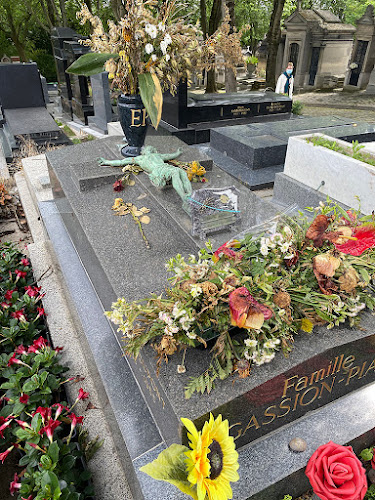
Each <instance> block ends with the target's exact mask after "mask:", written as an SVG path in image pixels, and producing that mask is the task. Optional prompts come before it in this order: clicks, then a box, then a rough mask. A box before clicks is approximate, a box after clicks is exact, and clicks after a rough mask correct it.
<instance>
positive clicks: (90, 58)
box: [67, 0, 242, 156]
mask: <svg viewBox="0 0 375 500" xmlns="http://www.w3.org/2000/svg"><path fill="white" fill-rule="evenodd" d="M176 8H177V3H176V2H175V1H173V0H171V1H169V0H166V1H165V2H164V3H163V4H162V5H161V6H159V5H158V4H157V3H156V2H154V0H145V1H142V0H138V1H130V0H128V1H127V3H126V15H125V16H124V17H123V18H122V19H121V20H120V21H119V22H118V23H117V24H115V23H114V22H113V21H108V27H109V31H108V33H106V32H105V30H104V27H103V24H102V22H101V20H100V19H99V18H98V17H97V16H93V15H92V14H91V13H90V11H89V10H88V8H87V6H86V5H83V6H82V9H81V11H80V12H79V13H78V14H77V15H78V17H79V18H80V19H81V23H82V24H84V23H85V22H86V21H89V22H90V23H91V24H92V26H93V34H92V35H91V37H90V39H88V40H82V43H83V44H84V45H87V46H89V47H90V49H91V50H92V52H90V53H88V54H84V55H83V56H81V57H80V58H79V59H77V61H75V62H74V63H73V64H72V65H71V66H70V67H69V68H68V69H67V72H68V73H74V74H81V75H85V76H90V75H93V74H96V73H100V72H101V71H103V69H104V70H105V71H108V76H109V78H110V80H112V85H113V87H115V88H118V89H119V90H120V91H121V95H120V96H119V99H118V112H119V120H120V123H121V126H122V128H123V131H124V134H125V136H126V138H127V140H128V144H129V145H128V146H127V147H126V148H123V151H122V154H123V155H124V156H137V155H138V154H139V153H140V149H141V147H142V145H143V142H144V139H145V135H146V127H147V120H146V118H147V115H148V116H149V118H150V120H151V123H152V125H153V126H154V127H155V128H157V126H158V124H159V122H160V119H161V111H162V105H163V90H169V91H170V92H171V93H172V94H173V93H175V91H176V89H177V85H178V83H179V81H180V80H181V79H187V80H188V81H189V79H190V76H191V71H192V70H193V69H194V70H196V71H199V70H201V69H203V68H206V69H208V68H209V67H210V66H212V61H213V57H214V54H215V53H216V52H217V51H220V52H222V53H226V54H227V57H226V65H227V66H230V67H234V66H235V65H236V64H237V63H238V61H239V60H241V59H242V53H241V47H240V40H239V39H240V33H235V34H230V26H229V17H228V15H226V16H225V18H224V22H223V24H222V25H221V27H220V28H219V29H218V30H217V31H216V32H215V33H214V34H213V35H212V36H211V37H210V38H208V39H206V40H205V41H204V42H203V43H201V42H200V35H201V32H200V31H199V29H198V28H197V27H196V26H193V25H192V24H187V23H185V22H184V21H183V20H182V19H181V18H177V17H175V16H176ZM233 35H235V36H233Z"/></svg>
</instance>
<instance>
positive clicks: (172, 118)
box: [161, 83, 292, 144]
mask: <svg viewBox="0 0 375 500" xmlns="http://www.w3.org/2000/svg"><path fill="white" fill-rule="evenodd" d="M291 109H292V101H291V99H289V97H286V96H283V95H280V94H275V93H274V92H235V93H227V94H193V93H188V91H187V85H186V83H180V85H179V87H178V90H177V93H176V95H175V96H172V95H171V94H170V93H165V94H164V101H163V113H162V121H161V126H162V127H164V128H165V129H166V130H168V131H169V132H170V133H171V134H173V135H176V136H177V137H179V138H180V139H182V140H183V141H185V142H186V143H188V144H196V143H202V142H208V141H209V140H210V129H212V128H215V127H220V126H224V125H228V126H229V125H235V124H243V123H249V122H254V121H255V122H256V121H259V120H262V119H263V118H270V117H273V116H283V117H284V118H285V117H289V116H290V113H291Z"/></svg>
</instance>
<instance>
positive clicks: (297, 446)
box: [289, 437, 307, 453]
mask: <svg viewBox="0 0 375 500" xmlns="http://www.w3.org/2000/svg"><path fill="white" fill-rule="evenodd" d="M306 448H307V443H306V441H305V440H304V439H302V438H298V437H296V438H293V439H292V440H291V441H290V443H289V449H290V450H291V451H294V452H295V453H302V452H303V451H306Z"/></svg>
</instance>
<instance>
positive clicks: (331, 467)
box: [305, 441, 367, 500]
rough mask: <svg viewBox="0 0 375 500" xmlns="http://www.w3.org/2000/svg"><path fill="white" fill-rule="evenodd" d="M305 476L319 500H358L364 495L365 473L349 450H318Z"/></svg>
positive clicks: (326, 446)
mask: <svg viewBox="0 0 375 500" xmlns="http://www.w3.org/2000/svg"><path fill="white" fill-rule="evenodd" d="M305 472H306V476H307V477H308V478H309V481H310V484H311V486H312V488H313V490H314V493H315V494H316V495H318V497H319V498H320V499H321V500H362V499H363V498H364V496H365V494H366V491H367V480H366V471H365V469H364V468H363V467H362V464H361V462H360V460H359V459H358V458H357V457H356V455H355V454H354V452H353V448H352V447H351V446H341V445H339V444H336V443H333V442H332V441H330V442H329V443H327V444H324V445H322V446H319V448H318V449H317V450H316V451H315V453H314V454H313V455H312V456H311V458H310V460H309V462H308V464H307V467H306V471H305Z"/></svg>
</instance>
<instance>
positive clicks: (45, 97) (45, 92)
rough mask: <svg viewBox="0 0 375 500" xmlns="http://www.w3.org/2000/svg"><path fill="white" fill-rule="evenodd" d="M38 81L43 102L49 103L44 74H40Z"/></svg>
mask: <svg viewBox="0 0 375 500" xmlns="http://www.w3.org/2000/svg"><path fill="white" fill-rule="evenodd" d="M40 81H41V82H42V89H43V97H44V102H45V103H46V104H49V102H50V100H49V95H48V86H47V80H46V79H45V77H44V76H42V75H40Z"/></svg>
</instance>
